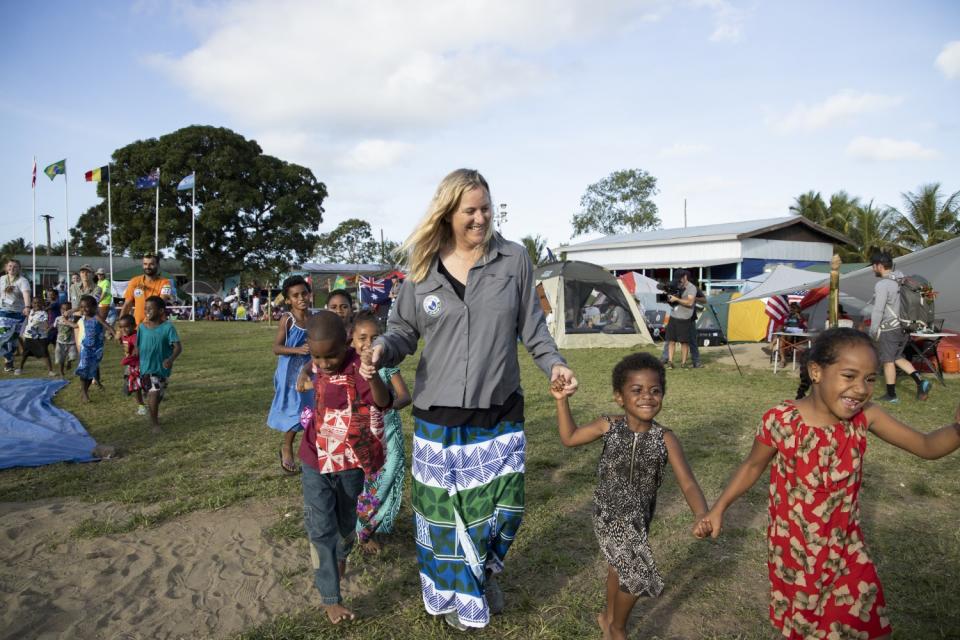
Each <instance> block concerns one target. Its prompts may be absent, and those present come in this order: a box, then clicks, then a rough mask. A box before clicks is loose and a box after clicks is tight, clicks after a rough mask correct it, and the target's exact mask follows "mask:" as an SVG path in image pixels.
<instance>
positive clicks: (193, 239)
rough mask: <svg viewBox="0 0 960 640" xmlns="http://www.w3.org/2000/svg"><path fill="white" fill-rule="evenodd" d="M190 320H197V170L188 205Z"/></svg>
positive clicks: (194, 174) (194, 173)
mask: <svg viewBox="0 0 960 640" xmlns="http://www.w3.org/2000/svg"><path fill="white" fill-rule="evenodd" d="M190 320H191V321H193V322H196V321H197V172H196V171H194V172H193V201H192V203H191V205H190Z"/></svg>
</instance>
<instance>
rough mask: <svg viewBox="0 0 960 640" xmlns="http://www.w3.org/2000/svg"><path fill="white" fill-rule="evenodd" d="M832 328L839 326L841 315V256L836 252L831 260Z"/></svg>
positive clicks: (830, 308) (830, 310)
mask: <svg viewBox="0 0 960 640" xmlns="http://www.w3.org/2000/svg"><path fill="white" fill-rule="evenodd" d="M829 314H830V316H829V317H830V328H831V329H835V328H836V327H837V321H838V319H839V317H840V256H838V255H836V254H834V255H833V259H832V260H831V261H830V307H829Z"/></svg>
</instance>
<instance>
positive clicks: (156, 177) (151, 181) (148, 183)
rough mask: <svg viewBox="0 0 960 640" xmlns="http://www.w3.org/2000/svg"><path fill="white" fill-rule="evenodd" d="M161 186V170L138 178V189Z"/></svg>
mask: <svg viewBox="0 0 960 640" xmlns="http://www.w3.org/2000/svg"><path fill="white" fill-rule="evenodd" d="M158 184H160V169H154V170H153V171H151V172H150V173H148V174H147V175H145V176H143V177H142V178H137V189H152V188H153V187H155V186H157V185H158Z"/></svg>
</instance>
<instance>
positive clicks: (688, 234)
mask: <svg viewBox="0 0 960 640" xmlns="http://www.w3.org/2000/svg"><path fill="white" fill-rule="evenodd" d="M794 222H800V224H804V223H805V222H808V221H807V220H806V219H804V218H802V217H801V216H780V217H777V218H764V219H762V220H743V221H740V222H724V223H721V224H707V225H702V226H698V227H685V228H684V227H681V228H677V229H655V230H654V231H638V232H637V233H623V234H617V235H611V236H604V237H602V238H596V239H595V240H587V241H586V242H578V243H577V244H571V245H568V246H566V247H560V248H559V251H569V250H570V249H575V250H579V249H586V248H590V247H598V246H610V245H622V244H632V243H641V242H643V243H647V242H666V241H673V242H676V241H678V240H684V239H694V238H704V239H705V238H710V239H712V240H735V239H737V238H739V237H741V236H743V235H745V234H751V233H754V232H757V231H760V230H762V229H767V228H769V227H776V226H785V225H789V224H791V223H794ZM810 226H812V227H816V228H817V229H820V230H822V231H823V232H824V233H826V234H836V232H834V231H832V230H829V229H823V228H822V227H819V226H817V225H814V224H812V223H810ZM836 235H838V236H839V234H836Z"/></svg>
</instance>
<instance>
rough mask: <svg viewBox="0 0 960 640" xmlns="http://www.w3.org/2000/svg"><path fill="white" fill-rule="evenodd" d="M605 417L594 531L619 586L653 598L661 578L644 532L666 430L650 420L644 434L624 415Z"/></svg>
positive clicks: (653, 503) (654, 502)
mask: <svg viewBox="0 0 960 640" xmlns="http://www.w3.org/2000/svg"><path fill="white" fill-rule="evenodd" d="M607 421H608V422H609V423H610V429H609V430H608V431H607V432H606V433H605V434H604V435H603V452H602V453H601V454H600V464H599V469H598V472H597V474H598V476H599V477H598V482H597V490H596V491H595V492H594V494H593V507H594V509H593V530H594V533H596V536H597V541H598V542H599V543H600V550H601V551H603V555H604V557H605V558H606V559H607V562H608V563H610V565H611V566H612V567H613V568H614V569H616V570H617V574H618V575H619V576H620V589H621V590H622V591H626V592H628V593H630V594H632V595H635V596H657V595H660V592H661V591H663V578H662V577H661V576H660V572H659V571H657V565H656V563H655V562H654V560H653V552H652V551H651V550H650V544H649V542H648V540H647V531H648V530H649V528H650V521H651V520H652V519H653V511H654V509H655V507H656V505H657V490H658V489H659V488H660V483H661V482H662V481H663V467H664V466H665V465H666V462H667V446H666V444H665V443H664V441H663V431H664V429H663V427H661V426H660V425H659V424H657V423H656V422H654V423H653V426H652V427H651V428H650V430H649V431H647V432H646V433H637V432H633V431H631V430H630V428H629V427H627V421H626V418H625V417H623V416H619V417H617V418H611V417H608V418H607Z"/></svg>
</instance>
